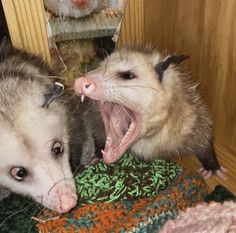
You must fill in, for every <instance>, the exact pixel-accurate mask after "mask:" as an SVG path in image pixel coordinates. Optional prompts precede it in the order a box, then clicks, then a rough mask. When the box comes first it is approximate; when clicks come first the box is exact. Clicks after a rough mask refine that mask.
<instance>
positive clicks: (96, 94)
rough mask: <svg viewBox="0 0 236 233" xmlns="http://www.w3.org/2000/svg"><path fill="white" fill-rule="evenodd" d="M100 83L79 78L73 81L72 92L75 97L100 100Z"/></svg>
mask: <svg viewBox="0 0 236 233" xmlns="http://www.w3.org/2000/svg"><path fill="white" fill-rule="evenodd" d="M102 89H103V87H102V83H99V82H98V81H95V79H94V78H87V77H80V78H77V79H76V80H75V84H74V90H75V94H76V95H79V96H81V95H85V96H87V97H89V98H91V99H94V100H101V99H102V97H103V95H104V92H103V90H102Z"/></svg>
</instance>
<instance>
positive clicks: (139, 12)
mask: <svg viewBox="0 0 236 233" xmlns="http://www.w3.org/2000/svg"><path fill="white" fill-rule="evenodd" d="M144 1H145V0H126V8H125V12H124V16H123V21H122V24H121V29H120V31H121V33H120V35H119V41H118V44H119V45H124V44H127V43H132V42H133V43H138V44H142V43H144Z"/></svg>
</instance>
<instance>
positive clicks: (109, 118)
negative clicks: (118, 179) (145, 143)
mask: <svg viewBox="0 0 236 233" xmlns="http://www.w3.org/2000/svg"><path fill="white" fill-rule="evenodd" d="M99 106H100V109H101V112H102V118H103V122H104V125H105V130H106V144H105V148H104V150H102V154H103V160H104V162H105V163H107V164H110V163H114V162H116V161H117V160H119V159H120V158H121V157H122V155H123V154H124V153H125V152H126V150H127V149H128V148H129V147H130V146H131V144H132V143H133V142H134V141H135V139H136V137H137V135H138V133H139V131H140V116H139V114H138V113H136V112H134V111H132V110H131V109H129V108H127V107H125V106H123V105H120V104H117V103H109V102H104V103H100V102H99Z"/></svg>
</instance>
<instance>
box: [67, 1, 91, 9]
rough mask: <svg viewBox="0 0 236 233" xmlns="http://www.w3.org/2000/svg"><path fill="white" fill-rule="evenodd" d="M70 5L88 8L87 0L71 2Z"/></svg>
mask: <svg viewBox="0 0 236 233" xmlns="http://www.w3.org/2000/svg"><path fill="white" fill-rule="evenodd" d="M71 3H72V4H74V6H76V7H78V8H80V9H84V8H86V7H88V6H89V4H90V3H89V0H71Z"/></svg>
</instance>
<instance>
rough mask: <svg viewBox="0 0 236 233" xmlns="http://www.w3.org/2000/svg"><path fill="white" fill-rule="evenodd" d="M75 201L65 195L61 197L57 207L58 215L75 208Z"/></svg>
mask: <svg viewBox="0 0 236 233" xmlns="http://www.w3.org/2000/svg"><path fill="white" fill-rule="evenodd" d="M76 203H77V199H76V198H74V197H73V196H71V197H68V196H67V195H65V196H61V203H60V206H59V209H60V211H58V212H60V213H66V212H68V211H70V210H71V209H72V208H74V207H75V206H76Z"/></svg>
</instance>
